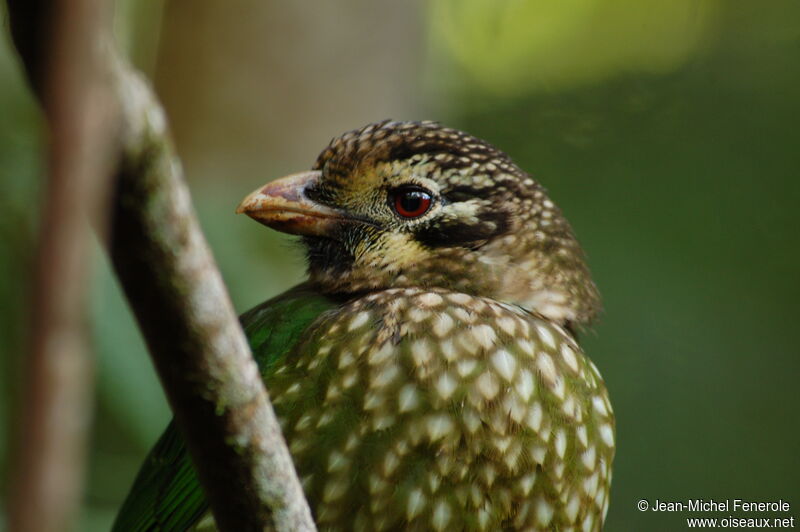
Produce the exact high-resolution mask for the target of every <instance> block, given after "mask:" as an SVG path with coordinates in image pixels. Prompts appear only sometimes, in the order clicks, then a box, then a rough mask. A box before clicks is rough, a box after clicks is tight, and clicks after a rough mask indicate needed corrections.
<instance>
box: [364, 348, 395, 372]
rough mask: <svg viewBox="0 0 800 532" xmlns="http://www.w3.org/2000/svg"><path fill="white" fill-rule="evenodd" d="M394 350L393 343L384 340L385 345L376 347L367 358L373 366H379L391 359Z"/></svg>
mask: <svg viewBox="0 0 800 532" xmlns="http://www.w3.org/2000/svg"><path fill="white" fill-rule="evenodd" d="M393 352H394V346H392V343H391V342H384V343H383V345H381V347H380V349H375V350H373V351H371V352H370V354H369V357H368V358H367V360H368V361H369V363H370V364H372V365H373V366H377V365H380V364H383V363H384V362H386V361H387V360H389V357H391V356H392V353H393Z"/></svg>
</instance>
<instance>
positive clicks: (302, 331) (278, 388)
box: [114, 121, 614, 532]
mask: <svg viewBox="0 0 800 532" xmlns="http://www.w3.org/2000/svg"><path fill="white" fill-rule="evenodd" d="M238 212H243V213H245V214H247V215H248V216H250V217H251V218H253V219H255V220H257V221H259V222H261V223H263V224H264V225H267V226H269V227H272V228H274V229H277V230H279V231H284V232H287V233H292V234H296V235H301V236H302V240H303V243H304V245H305V248H306V250H307V256H308V272H309V279H308V281H307V282H305V283H303V284H302V285H300V286H298V287H295V288H293V289H291V290H289V291H288V292H286V293H285V294H283V295H281V296H279V297H277V298H275V299H273V300H270V301H267V302H265V303H263V304H261V305H260V306H258V307H256V308H254V309H252V310H251V311H249V312H247V313H245V314H244V315H243V316H242V317H241V321H242V325H243V327H244V329H245V333H246V334H247V336H248V339H249V341H250V344H251V347H252V349H253V353H254V356H255V357H256V360H257V361H258V363H259V366H260V368H261V372H262V375H263V378H264V380H265V382H266V386H267V389H268V390H269V393H270V397H271V398H272V402H273V405H274V407H275V411H276V413H277V415H278V418H279V419H280V421H281V425H282V427H283V429H284V436H285V437H286V440H287V443H288V444H289V450H290V451H291V454H292V456H293V458H294V461H295V465H296V467H297V471H298V474H299V475H300V478H301V480H302V483H303V488H304V490H305V494H306V496H307V497H308V500H309V503H310V505H311V508H312V511H313V514H314V518H315V520H316V522H317V524H318V526H319V527H320V529H321V530H501V529H503V530H509V529H510V530H553V531H556V530H557V531H566V530H576V531H577V530H583V531H592V530H600V529H601V528H602V525H603V521H604V518H605V514H606V511H607V509H608V502H609V489H610V483H611V463H612V459H613V456H614V416H613V413H612V410H611V405H610V403H609V398H608V393H607V391H606V388H605V385H604V383H603V380H602V378H601V377H600V374H599V372H598V370H597V368H596V367H595V365H594V364H593V363H592V362H591V361H590V360H589V358H588V357H587V356H586V355H585V354H584V353H583V351H582V350H581V348H580V346H579V345H578V342H577V338H576V337H575V335H574V333H573V331H575V330H576V329H579V328H580V327H582V326H585V325H587V324H589V322H590V321H591V320H592V318H593V316H594V315H595V314H596V313H597V312H598V310H599V306H600V303H599V295H598V292H597V289H596V288H595V285H594V283H593V282H592V280H591V277H590V274H589V271H588V268H587V266H586V262H585V259H584V255H583V252H582V250H581V248H580V246H579V245H578V243H577V241H576V239H575V236H574V234H573V232H572V229H571V228H570V226H569V224H568V222H567V221H566V219H565V218H564V217H563V215H562V213H561V211H560V210H559V209H558V208H557V207H556V206H555V205H554V204H553V203H552V202H551V201H550V199H548V197H547V195H546V193H545V191H544V189H543V188H542V187H541V186H540V185H539V184H538V183H537V182H536V181H534V180H533V178H531V177H530V176H529V175H528V174H527V173H525V172H524V171H522V170H521V169H520V168H519V167H517V166H516V165H515V164H514V163H513V161H511V159H510V158H509V157H508V156H507V155H505V154H504V153H502V152H501V151H499V150H497V149H496V148H494V147H493V146H491V145H489V144H488V143H486V142H484V141H482V140H480V139H477V138H475V137H472V136H470V135H467V134H466V133H462V132H460V131H457V130H454V129H449V128H445V127H442V126H440V125H438V124H437V123H435V122H394V121H383V122H379V123H375V124H371V125H368V126H366V127H363V128H361V129H358V130H354V131H350V132H348V133H345V134H344V135H342V136H340V137H337V138H335V139H333V140H332V141H331V143H330V145H329V146H328V147H327V148H325V150H324V151H323V152H322V153H321V154H320V155H319V157H318V158H317V161H316V163H315V164H314V166H313V168H312V170H310V171H307V172H303V173H299V174H294V175H292V176H289V177H286V178H283V179H279V180H277V181H274V182H272V183H270V184H268V185H266V186H264V187H262V188H259V189H258V190H256V191H255V192H253V193H252V194H250V195H249V196H248V197H247V198H245V200H244V201H243V202H242V204H241V205H240V206H239V209H238ZM206 527H208V528H210V529H213V528H214V523H213V518H211V517H210V514H209V513H208V505H207V503H206V501H205V499H204V496H203V493H202V489H201V487H200V485H199V482H198V480H197V478H196V476H195V473H194V470H193V468H192V465H191V463H190V460H189V457H188V455H187V452H186V448H185V445H184V443H183V441H182V439H181V436H180V434H179V433H178V432H177V429H176V428H175V426H174V424H170V426H169V427H168V428H167V430H166V432H165V433H164V435H163V436H162V437H161V439H160V440H159V442H158V443H157V445H156V446H155V448H154V449H153V450H152V451H151V453H150V455H149V456H148V458H147V460H146V462H145V464H144V465H143V467H142V469H141V471H140V473H139V475H138V477H137V479H136V481H135V483H134V486H133V488H132V489H131V492H130V494H129V495H128V498H127V499H126V501H125V503H124V505H123V507H122V509H121V511H120V513H119V515H118V516H117V520H116V523H115V527H114V530H115V531H117V532H122V531H143V530H175V531H182V530H188V529H198V530H199V529H205V528H206Z"/></svg>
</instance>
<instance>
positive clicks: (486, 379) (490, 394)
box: [475, 371, 500, 401]
mask: <svg viewBox="0 0 800 532" xmlns="http://www.w3.org/2000/svg"><path fill="white" fill-rule="evenodd" d="M475 385H476V386H477V387H478V391H479V392H480V394H481V395H482V396H483V397H484V398H485V399H486V400H487V401H491V400H492V399H494V398H495V396H496V395H497V392H499V391H500V383H498V382H497V377H496V376H495V374H494V372H491V371H485V372H483V373H482V374H481V376H480V377H478V378H477V379H476V380H475Z"/></svg>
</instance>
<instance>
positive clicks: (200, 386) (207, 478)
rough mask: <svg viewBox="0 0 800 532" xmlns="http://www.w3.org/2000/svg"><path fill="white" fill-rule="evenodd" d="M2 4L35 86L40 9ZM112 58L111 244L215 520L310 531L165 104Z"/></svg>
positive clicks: (17, 0) (232, 527) (235, 526)
mask: <svg viewBox="0 0 800 532" xmlns="http://www.w3.org/2000/svg"><path fill="white" fill-rule="evenodd" d="M29 1H30V0H29ZM8 2H9V7H10V8H11V9H10V14H11V22H12V29H14V37H15V43H16V44H17V48H18V50H19V52H20V55H21V56H22V57H23V61H24V62H25V64H26V69H27V70H28V72H29V74H30V75H31V76H32V79H33V81H34V86H36V79H37V77H36V76H37V72H39V66H38V64H37V62H38V61H39V59H40V57H39V56H38V55H37V50H38V49H39V48H38V44H36V42H37V41H36V38H35V36H37V35H42V32H43V29H42V27H41V26H38V27H37V26H36V25H37V24H40V23H41V20H42V18H41V13H42V9H39V11H38V13H37V12H36V10H35V9H34V10H33V12H31V11H30V4H28V5H25V4H26V1H25V0H8ZM15 4H16V6H17V9H13V6H14V5H15ZM35 4H36V5H38V6H39V7H40V8H46V7H47V5H48V3H47V2H44V0H38V1H37V2H35ZM18 17H20V18H18ZM15 26H16V28H15ZM107 57H108V61H109V68H110V72H111V77H112V79H113V83H112V87H113V91H114V94H115V96H116V98H117V100H118V102H119V104H120V105H121V107H122V118H121V121H120V125H121V127H122V135H121V139H120V151H119V154H120V158H119V165H118V171H117V174H116V177H115V180H114V192H113V198H112V201H111V207H112V208H111V218H112V223H111V235H110V236H111V240H110V244H109V247H110V253H111V257H112V261H113V263H114V266H115V268H116V271H117V274H118V276H119V278H120V281H121V283H122V286H123V288H124V290H125V293H126V295H127V297H128V300H129V302H130V304H131V307H132V308H133V310H134V313H135V315H136V317H137V320H138V322H139V325H140V327H141V329H142V331H143V333H144V336H145V339H146V341H147V344H148V347H149V349H150V353H151V355H152V358H153V362H154V364H155V366H156V369H157V370H158V373H159V376H160V377H161V380H162V383H163V384H164V388H165V390H166V392H167V396H168V398H169V401H170V404H171V405H172V408H173V411H174V412H175V416H176V419H177V421H178V424H179V426H180V427H181V429H182V430H183V432H184V435H185V436H186V439H187V444H188V447H189V450H190V452H191V454H192V457H193V459H194V463H195V466H196V468H197V470H198V473H199V476H200V480H201V482H202V484H203V487H204V489H205V492H206V495H207V497H208V499H209V502H210V504H211V508H212V511H213V512H214V517H215V519H216V521H217V524H218V526H219V527H220V528H221V529H222V530H226V531H249V530H264V529H268V528H272V527H273V526H274V528H275V529H277V530H279V531H285V532H288V531H312V530H315V527H314V524H313V521H312V519H311V513H310V511H309V509H308V504H307V502H306V501H305V498H304V496H303V492H302V489H301V487H300V483H299V481H298V479H297V475H296V473H295V471H294V466H293V464H292V461H291V456H290V454H289V452H288V449H287V448H286V445H285V442H284V440H283V437H282V435H281V432H280V428H279V426H278V423H277V420H276V418H275V414H274V412H273V410H272V406H271V405H270V403H269V400H268V397H267V393H266V390H265V389H264V385H263V383H262V381H261V379H260V377H259V373H258V368H257V367H256V364H255V362H254V360H253V358H252V355H251V354H250V351H249V348H248V346H247V342H246V340H245V338H244V335H243V333H242V330H241V328H240V326H239V324H238V321H237V320H236V316H235V313H234V311H233V307H232V305H231V303H230V300H229V297H228V294H227V292H226V290H225V286H224V284H223V282H222V278H221V276H220V274H219V271H218V270H217V268H216V265H215V263H214V259H213V257H212V255H211V253H210V251H209V249H208V246H207V244H206V242H205V238H204V237H203V234H202V232H201V231H200V228H199V225H198V223H197V220H196V218H195V216H194V213H193V209H192V205H191V200H190V197H189V192H188V189H187V187H186V185H185V183H184V181H183V177H182V172H181V166H180V163H179V161H178V159H177V157H176V155H175V153H174V149H173V147H172V144H171V142H170V141H169V137H168V132H167V126H166V120H165V118H164V114H163V112H162V110H161V107H160V105H159V104H158V102H157V101H156V99H155V97H154V96H153V93H152V91H151V90H150V88H149V87H148V86H147V84H146V83H144V81H143V80H142V79H141V78H140V77H139V76H138V75H137V74H136V73H135V72H133V70H132V69H131V68H130V67H129V66H128V65H127V63H125V61H124V60H123V59H122V58H120V57H119V56H118V55H116V54H115V53H113V52H111V53H110V54H109V55H108V56H107Z"/></svg>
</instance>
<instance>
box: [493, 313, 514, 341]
mask: <svg viewBox="0 0 800 532" xmlns="http://www.w3.org/2000/svg"><path fill="white" fill-rule="evenodd" d="M497 326H498V327H500V329H502V330H503V332H505V333H506V334H507V335H509V336H514V333H515V332H516V331H517V320H516V318H512V317H510V316H503V317H501V318H497Z"/></svg>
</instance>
